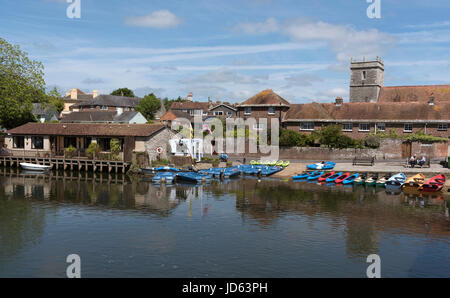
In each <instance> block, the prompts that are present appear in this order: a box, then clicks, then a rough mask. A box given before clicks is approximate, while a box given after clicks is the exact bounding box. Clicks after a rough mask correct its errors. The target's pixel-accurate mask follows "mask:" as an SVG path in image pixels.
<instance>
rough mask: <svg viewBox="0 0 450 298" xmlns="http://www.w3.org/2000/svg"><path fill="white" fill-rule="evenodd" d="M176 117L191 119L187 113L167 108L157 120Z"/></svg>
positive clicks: (169, 119)
mask: <svg viewBox="0 0 450 298" xmlns="http://www.w3.org/2000/svg"><path fill="white" fill-rule="evenodd" d="M177 118H186V119H191V118H192V117H191V115H189V114H188V113H185V112H182V111H178V110H169V111H168V112H167V113H165V114H164V115H163V116H162V117H161V118H160V119H159V120H160V121H173V120H175V119H177Z"/></svg>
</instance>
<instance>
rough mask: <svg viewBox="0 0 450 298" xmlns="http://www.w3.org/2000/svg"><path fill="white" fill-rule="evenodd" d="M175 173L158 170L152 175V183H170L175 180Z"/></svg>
mask: <svg viewBox="0 0 450 298" xmlns="http://www.w3.org/2000/svg"><path fill="white" fill-rule="evenodd" d="M176 175H177V173H175V172H160V173H158V174H156V175H155V176H154V177H153V179H152V181H153V182H154V183H162V182H166V183H172V182H173V180H175V177H176Z"/></svg>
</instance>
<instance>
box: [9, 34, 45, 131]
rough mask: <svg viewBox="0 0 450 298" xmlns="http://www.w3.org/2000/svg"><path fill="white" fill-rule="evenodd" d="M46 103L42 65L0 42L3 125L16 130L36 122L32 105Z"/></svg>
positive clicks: (16, 48)
mask: <svg viewBox="0 0 450 298" xmlns="http://www.w3.org/2000/svg"><path fill="white" fill-rule="evenodd" d="M45 101H46V94H45V81H44V66H43V65H42V63H41V62H39V61H35V60H31V59H29V58H28V54H27V53H26V52H23V51H22V50H21V49H20V47H19V46H17V45H12V44H10V43H8V42H7V41H6V40H4V39H2V38H0V125H1V126H4V127H6V128H13V127H17V126H19V125H22V124H24V123H27V122H30V121H34V117H33V115H32V113H31V111H32V109H33V106H32V103H33V102H45Z"/></svg>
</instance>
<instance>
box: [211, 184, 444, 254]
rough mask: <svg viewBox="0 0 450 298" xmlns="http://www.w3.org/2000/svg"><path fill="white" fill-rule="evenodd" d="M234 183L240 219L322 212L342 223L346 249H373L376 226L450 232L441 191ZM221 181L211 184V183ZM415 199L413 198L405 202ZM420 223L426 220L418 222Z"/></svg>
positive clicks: (311, 218)
mask: <svg viewBox="0 0 450 298" xmlns="http://www.w3.org/2000/svg"><path fill="white" fill-rule="evenodd" d="M233 183H236V185H235V187H234V192H235V194H236V209H237V210H239V211H240V212H241V213H242V217H243V219H244V220H254V221H256V222H257V223H258V224H259V225H260V226H261V227H262V228H268V227H269V226H271V225H273V224H274V222H276V221H277V220H280V219H281V218H283V216H284V215H285V214H290V215H292V214H297V215H298V216H301V217H304V218H305V220H306V221H307V222H309V223H311V222H315V221H316V220H317V219H318V218H321V219H323V218H324V217H326V218H328V219H329V220H330V222H331V223H332V224H333V226H335V225H340V226H343V228H344V231H345V237H346V239H345V241H346V249H347V254H348V255H349V256H351V257H353V256H360V255H361V254H363V255H367V254H370V253H376V252H377V251H378V250H379V243H378V241H379V240H378V237H379V233H380V232H390V233H399V231H400V233H401V231H402V230H403V231H404V230H407V231H408V233H413V234H418V235H424V234H425V235H427V236H436V235H438V236H440V237H442V236H445V237H450V229H449V227H448V221H446V220H444V221H443V220H442V219H443V218H444V217H445V208H446V207H445V206H446V201H445V200H444V199H443V198H442V197H433V196H428V195H422V197H418V196H413V197H408V196H407V195H399V196H392V195H390V194H388V193H387V192H386V191H384V190H383V189H376V188H369V189H368V190H366V189H364V188H358V187H355V188H352V187H332V188H331V187H326V186H323V185H317V184H308V183H296V184H293V183H283V184H281V183H280V182H277V181H263V182H262V183H258V182H257V181H256V180H252V179H245V180H239V181H238V182H233ZM221 187H226V186H221V185H217V188H219V189H220V188H221ZM411 202H415V203H411ZM424 223H426V225H425V224H424Z"/></svg>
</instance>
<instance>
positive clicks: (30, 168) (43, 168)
mask: <svg viewBox="0 0 450 298" xmlns="http://www.w3.org/2000/svg"><path fill="white" fill-rule="evenodd" d="M20 166H21V167H22V169H24V170H27V171H36V172H45V171H49V170H50V169H51V168H52V166H44V165H38V164H34V163H27V162H21V163H20Z"/></svg>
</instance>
